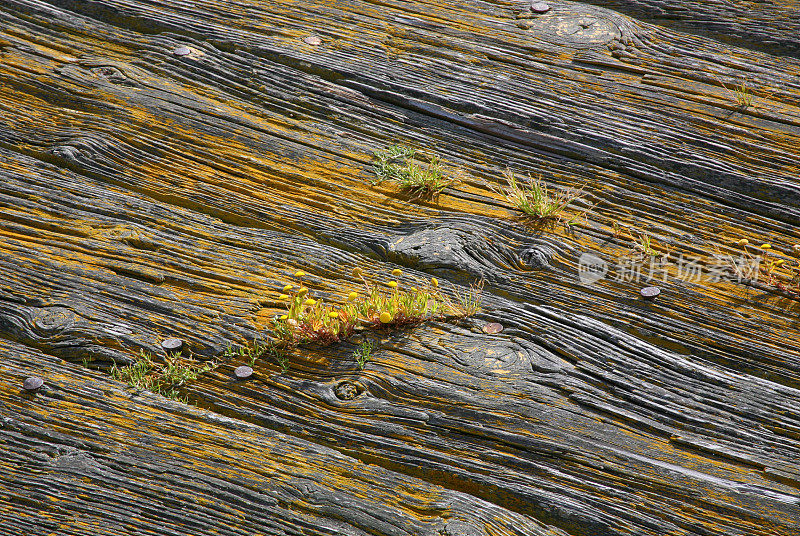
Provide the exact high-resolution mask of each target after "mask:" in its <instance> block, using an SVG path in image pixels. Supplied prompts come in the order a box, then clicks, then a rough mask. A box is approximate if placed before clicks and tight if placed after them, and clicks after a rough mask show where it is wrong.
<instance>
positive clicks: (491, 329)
mask: <svg viewBox="0 0 800 536" xmlns="http://www.w3.org/2000/svg"><path fill="white" fill-rule="evenodd" d="M501 331H503V326H502V325H501V324H498V323H497V322H490V323H488V324H485V325H484V326H483V332H484V333H489V334H494V333H500V332H501Z"/></svg>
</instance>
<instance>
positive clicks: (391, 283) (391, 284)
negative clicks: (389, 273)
mask: <svg viewBox="0 0 800 536" xmlns="http://www.w3.org/2000/svg"><path fill="white" fill-rule="evenodd" d="M386 284H387V285H389V286H390V287H392V288H397V281H389V282H388V283H386Z"/></svg>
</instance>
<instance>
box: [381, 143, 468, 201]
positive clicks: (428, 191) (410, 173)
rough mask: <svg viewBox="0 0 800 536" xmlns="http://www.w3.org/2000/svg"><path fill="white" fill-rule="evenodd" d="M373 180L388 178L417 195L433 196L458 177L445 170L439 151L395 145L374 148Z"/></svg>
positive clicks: (423, 196)
mask: <svg viewBox="0 0 800 536" xmlns="http://www.w3.org/2000/svg"><path fill="white" fill-rule="evenodd" d="M374 156H375V162H374V164H373V170H374V172H375V176H376V179H375V180H374V181H373V184H380V183H381V182H383V181H386V180H389V181H393V182H396V183H397V184H398V186H399V187H400V189H401V190H404V191H407V192H408V193H410V194H411V195H412V196H413V197H415V198H426V197H434V196H436V195H438V194H439V193H441V191H442V190H444V189H445V188H447V187H448V186H450V185H451V184H452V183H453V182H455V180H456V179H454V178H451V177H449V176H448V175H447V173H446V172H445V169H444V166H443V165H442V163H441V160H440V159H439V157H438V156H437V155H435V154H434V155H432V156H427V155H425V154H423V153H420V152H418V151H417V150H416V149H412V148H410V147H403V146H400V145H392V146H391V147H387V148H386V149H383V150H379V151H375V153H374Z"/></svg>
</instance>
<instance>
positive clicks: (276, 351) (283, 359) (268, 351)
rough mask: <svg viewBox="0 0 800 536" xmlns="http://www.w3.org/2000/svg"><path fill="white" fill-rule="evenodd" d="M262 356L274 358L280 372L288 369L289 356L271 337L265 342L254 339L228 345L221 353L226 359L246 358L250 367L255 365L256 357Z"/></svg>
mask: <svg viewBox="0 0 800 536" xmlns="http://www.w3.org/2000/svg"><path fill="white" fill-rule="evenodd" d="M264 356H267V357H268V358H272V359H274V360H275V362H276V363H277V364H278V366H279V367H280V368H281V372H284V373H285V372H286V371H287V370H289V357H288V356H287V354H286V351H285V350H284V349H283V348H280V347H279V346H278V345H277V344H276V342H275V341H274V340H272V339H268V340H267V342H266V343H261V342H259V341H258V340H255V341H253V343H252V344H251V345H244V346H239V347H234V346H233V345H229V346H228V349H227V350H225V353H223V354H222V357H224V358H226V359H232V358H237V357H238V358H239V359H242V360H246V361H247V364H248V365H250V366H251V367H254V366H255V364H256V360H257V359H259V358H261V357H264Z"/></svg>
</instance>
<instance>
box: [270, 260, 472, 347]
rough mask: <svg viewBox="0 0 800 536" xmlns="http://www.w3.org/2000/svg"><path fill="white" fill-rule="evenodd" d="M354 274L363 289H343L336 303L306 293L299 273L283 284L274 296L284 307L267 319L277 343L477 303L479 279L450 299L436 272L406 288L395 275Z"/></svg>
mask: <svg viewBox="0 0 800 536" xmlns="http://www.w3.org/2000/svg"><path fill="white" fill-rule="evenodd" d="M298 274H300V275H298ZM354 274H355V275H356V276H357V277H360V278H361V280H362V282H363V283H364V289H363V291H362V292H357V291H352V292H350V293H349V294H347V295H346V297H345V301H344V303H343V304H341V305H337V304H333V303H331V304H328V303H325V302H324V300H321V299H319V300H317V299H314V298H311V297H310V296H309V290H308V288H307V287H306V286H305V285H304V284H303V281H302V279H301V280H300V282H299V284H298V286H297V287H296V289H295V286H294V285H291V284H289V285H286V286H285V287H284V288H283V292H284V294H281V295H280V296H279V299H281V300H285V301H286V303H287V306H286V313H285V314H283V315H280V316H279V317H278V318H277V319H276V320H275V321H274V323H273V330H272V331H273V335H274V337H275V339H276V340H277V344H278V345H280V346H281V347H284V348H286V347H293V346H297V345H299V344H308V343H314V344H318V345H320V346H326V345H329V344H333V343H336V342H338V341H341V340H344V339H347V338H348V337H350V336H351V335H353V333H355V332H356V331H357V330H358V331H361V330H365V329H371V330H377V329H398V328H401V327H405V326H411V325H416V324H420V323H422V322H425V321H428V320H445V319H456V318H464V317H467V316H471V315H473V314H475V313H476V312H477V311H478V310H479V309H480V293H481V290H482V287H483V284H482V282H481V283H478V284H475V285H473V287H472V288H470V289H469V290H468V291H466V292H464V293H458V292H456V293H455V295H456V299H455V300H452V299H450V298H449V297H448V296H446V295H445V294H443V293H442V292H440V290H439V281H438V280H437V279H436V278H431V280H430V281H429V282H425V283H424V284H421V283H419V282H417V286H409V287H408V288H407V289H406V288H404V286H403V285H401V284H400V283H399V282H398V281H396V280H392V281H388V282H386V283H385V284H384V285H382V286H378V285H373V284H370V283H369V282H368V281H367V280H366V279H365V278H364V276H363V273H362V272H361V270H360V269H358V268H356V270H354ZM295 275H296V276H297V277H302V275H305V274H304V273H303V272H298V273H297V274H295ZM392 275H393V276H395V277H397V276H399V275H402V271H401V270H399V269H398V270H394V271H393V272H392ZM287 292H288V293H291V294H287Z"/></svg>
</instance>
